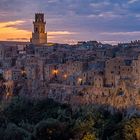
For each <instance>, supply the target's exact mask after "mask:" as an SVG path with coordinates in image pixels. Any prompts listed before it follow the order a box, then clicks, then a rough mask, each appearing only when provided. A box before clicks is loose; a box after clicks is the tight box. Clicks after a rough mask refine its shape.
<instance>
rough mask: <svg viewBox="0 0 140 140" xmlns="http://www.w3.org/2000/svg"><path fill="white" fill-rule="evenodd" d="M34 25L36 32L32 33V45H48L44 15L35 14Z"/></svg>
mask: <svg viewBox="0 0 140 140" xmlns="http://www.w3.org/2000/svg"><path fill="white" fill-rule="evenodd" d="M33 25H34V32H33V33H32V38H31V43H33V44H35V45H40V44H47V32H45V26H46V22H45V21H44V14H43V13H36V14H35V21H34V22H33Z"/></svg>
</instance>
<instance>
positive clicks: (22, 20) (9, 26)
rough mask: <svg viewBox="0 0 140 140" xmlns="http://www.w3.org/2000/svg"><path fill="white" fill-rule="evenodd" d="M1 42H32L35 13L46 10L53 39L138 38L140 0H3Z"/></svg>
mask: <svg viewBox="0 0 140 140" xmlns="http://www.w3.org/2000/svg"><path fill="white" fill-rule="evenodd" d="M0 5H1V7H0V9H1V10H0V15H1V16H0V33H1V34H0V41H3V40H6V41H9V40H10V41H29V40H30V37H31V33H32V30H33V28H32V21H33V19H34V13H38V12H39V13H40V12H41V13H44V14H45V20H46V23H47V25H46V29H47V32H48V41H49V42H58V43H75V42H77V41H82V40H98V41H101V42H105V43H110V44H114V43H119V42H129V41H131V40H138V39H139V35H140V26H139V18H140V11H139V5H140V1H139V0H123V1H117V2H116V1H110V0H103V1H96V0H87V1H83V0H76V1H69V0H65V1H64V0H48V1H45V0H43V1H41V2H40V3H39V2H38V1H36V0H35V1H33V0H29V1H27V0H25V1H24V2H23V1H17V0H14V1H13V2H12V3H10V1H9V0H6V1H5V0H1V1H0Z"/></svg>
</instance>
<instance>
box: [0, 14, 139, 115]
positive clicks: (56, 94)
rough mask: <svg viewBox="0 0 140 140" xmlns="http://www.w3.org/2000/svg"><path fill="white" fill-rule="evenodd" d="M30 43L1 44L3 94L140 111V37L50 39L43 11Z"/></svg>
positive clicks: (0, 82) (38, 18)
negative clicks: (113, 40)
mask: <svg viewBox="0 0 140 140" xmlns="http://www.w3.org/2000/svg"><path fill="white" fill-rule="evenodd" d="M33 24H34V31H33V33H32V38H31V41H30V43H18V42H15V43H6V42H1V44H0V93H1V94H0V98H1V100H8V99H10V98H11V97H12V96H15V95H21V96H27V97H29V98H44V97H48V98H52V99H54V100H55V101H57V102H61V103H66V104H71V105H72V106H73V107H75V106H79V105H82V104H95V105H102V106H105V107H106V108H107V109H108V110H110V111H111V112H114V111H116V110H120V111H124V112H125V113H126V114H130V115H131V113H132V114H133V113H139V112H140V41H139V40H136V41H132V42H130V43H122V44H121V43H120V44H118V45H110V44H102V43H101V42H97V41H81V42H78V43H77V44H75V45H69V44H57V43H47V33H46V31H45V26H46V22H45V21H44V14H42V13H37V14H36V15H35V21H34V22H33Z"/></svg>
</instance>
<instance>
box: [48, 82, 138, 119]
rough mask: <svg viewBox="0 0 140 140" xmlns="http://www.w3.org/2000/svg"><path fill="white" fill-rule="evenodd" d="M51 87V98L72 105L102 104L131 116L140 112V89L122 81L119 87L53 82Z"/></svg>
mask: <svg viewBox="0 0 140 140" xmlns="http://www.w3.org/2000/svg"><path fill="white" fill-rule="evenodd" d="M126 87H127V88H126ZM49 89H50V90H49V92H48V93H47V95H48V97H49V98H53V99H54V100H56V101H58V102H63V103H68V104H71V105H72V106H79V105H82V104H95V105H99V106H100V105H102V106H105V108H107V109H108V110H109V111H111V112H112V113H114V112H116V111H121V112H124V113H125V114H126V115H129V116H131V115H133V114H135V113H139V112H140V94H139V91H138V90H137V89H134V88H132V87H130V86H126V83H124V82H120V85H118V87H117V88H94V87H92V86H88V87H87V86H86V87H83V86H79V87H78V86H77V87H75V86H73V87H72V86H64V85H63V86H62V85H58V84H52V85H50V87H49Z"/></svg>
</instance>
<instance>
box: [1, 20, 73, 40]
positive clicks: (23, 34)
mask: <svg viewBox="0 0 140 140" xmlns="http://www.w3.org/2000/svg"><path fill="white" fill-rule="evenodd" d="M24 23H25V21H22V20H17V21H10V22H1V23H0V41H4V40H13V41H29V40H30V38H31V34H32V33H31V31H28V30H22V29H18V28H16V26H17V25H21V24H24ZM72 34H75V33H74V32H69V31H49V32H48V40H49V41H53V40H54V39H55V40H57V36H61V37H64V38H65V36H66V35H72Z"/></svg>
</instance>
